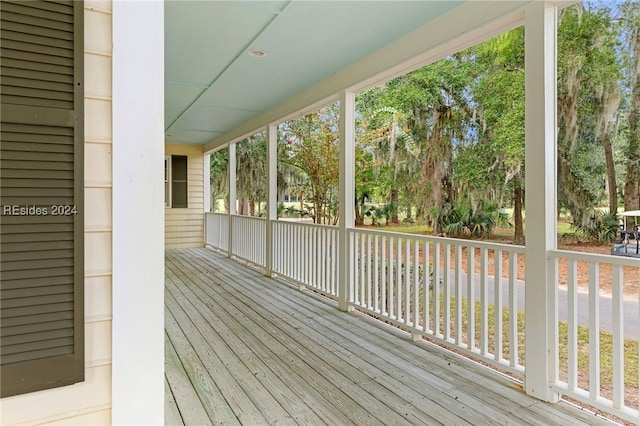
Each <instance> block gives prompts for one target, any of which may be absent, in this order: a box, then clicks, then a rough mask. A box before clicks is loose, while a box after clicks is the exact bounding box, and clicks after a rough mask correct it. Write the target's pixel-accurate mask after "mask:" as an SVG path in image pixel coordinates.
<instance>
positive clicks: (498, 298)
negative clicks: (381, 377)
mask: <svg viewBox="0 0 640 426" xmlns="http://www.w3.org/2000/svg"><path fill="white" fill-rule="evenodd" d="M228 217H229V216H228V215H224V214H215V213H207V214H206V225H207V229H206V244H207V245H211V246H213V247H215V248H218V249H220V250H225V251H227V250H228V244H227V241H228V235H229V221H228ZM270 225H271V226H272V227H273V251H272V254H273V257H272V259H273V265H272V271H273V272H274V273H275V274H277V275H279V276H281V277H283V278H286V279H288V280H291V281H293V282H295V283H298V284H300V285H301V286H304V287H308V288H311V289H313V290H315V291H317V292H319V293H322V294H324V295H326V296H327V297H330V298H333V299H338V288H339V286H338V269H339V268H338V266H339V256H340V252H339V247H338V242H339V238H338V236H339V235H338V233H339V228H337V227H333V226H324V225H315V224H308V223H299V222H288V221H282V220H276V221H272V222H271V223H270ZM232 226H233V228H232V229H233V239H232V245H231V246H232V254H233V255H234V256H236V257H239V258H242V259H244V260H247V261H249V262H252V263H254V264H256V265H259V266H262V267H265V266H266V265H265V261H266V260H265V259H266V256H265V253H266V249H267V248H266V226H267V221H266V220H264V219H261V218H255V217H248V216H232ZM348 239H349V247H350V253H349V254H348V256H347V261H348V262H350V266H351V268H350V270H351V276H350V283H351V288H352V294H353V298H352V299H351V300H349V304H350V305H351V306H353V307H355V308H357V309H359V310H362V311H364V312H367V313H370V314H372V315H374V316H376V317H378V318H380V319H383V320H385V321H388V322H390V323H394V324H397V325H399V326H402V327H404V328H406V329H408V330H410V331H411V332H412V334H413V336H414V338H416V339H417V338H420V337H422V336H426V337H427V338H429V339H430V340H432V341H436V342H439V343H442V344H444V345H446V346H448V347H450V348H453V349H455V350H456V351H458V352H461V353H464V354H466V355H467V356H470V357H472V358H475V359H478V360H481V361H482V362H484V363H487V364H489V365H493V366H495V367H497V368H499V369H501V370H503V371H507V372H510V373H511V374H514V375H515V376H517V377H519V378H521V379H523V378H524V372H525V366H524V359H523V358H524V347H523V346H524V333H525V330H524V321H523V319H524V295H525V294H524V293H525V292H524V282H523V281H522V280H523V278H524V273H523V272H524V271H523V265H524V255H525V248H524V247H522V246H513V245H504V244H489V243H484V242H479V241H467V240H454V239H447V238H439V237H428V236H419V235H410V234H401V233H395V232H384V231H379V230H368V229H367V230H365V229H350V230H348ZM471 253H473V255H471ZM547 258H548V262H549V271H550V273H549V278H550V279H549V280H548V281H549V283H550V284H549V285H550V286H551V287H550V288H551V289H552V290H551V298H552V299H553V300H554V302H553V303H552V305H553V307H552V309H551V310H550V311H549V315H551V316H552V318H553V321H550V323H551V324H554V325H555V326H554V327H552V329H551V330H549V336H550V339H551V341H553V342H555V343H552V344H550V347H552V348H554V352H553V353H552V354H551V356H550V358H549V361H548V362H549V363H550V364H551V371H553V372H555V373H554V377H553V378H551V380H550V382H549V385H550V386H551V388H552V389H553V390H554V391H556V392H559V393H560V394H563V395H566V396H568V397H571V398H574V399H576V400H578V401H582V402H584V403H587V404H590V405H592V406H594V407H596V408H599V409H601V410H603V411H607V412H610V413H612V414H614V415H616V416H618V417H620V418H623V419H625V420H627V421H630V422H632V423H638V421H639V419H640V410H639V408H638V394H639V393H640V389H639V387H638V383H639V382H640V377H638V371H639V370H640V364H639V362H640V361H639V360H638V359H636V358H630V357H629V354H628V352H629V351H628V350H627V349H628V348H629V347H631V348H635V351H634V352H633V353H637V351H638V340H639V338H640V335H639V334H640V331H638V329H639V328H640V326H639V325H638V318H639V317H640V308H639V306H640V301H639V297H640V296H639V295H638V293H636V295H635V296H634V297H633V298H632V299H631V300H630V299H629V297H628V296H627V298H625V297H624V292H623V287H624V286H628V285H636V286H640V282H638V280H639V278H638V276H639V275H640V262H639V261H638V260H637V259H632V258H624V257H613V256H601V255H594V254H588V253H576V252H568V251H560V250H551V251H548V256H547ZM466 259H468V260H466ZM559 268H566V271H567V272H566V274H564V273H562V274H559V270H560V269H559ZM580 271H588V273H583V274H580V273H579V272H580ZM518 274H520V275H519V276H518ZM565 275H566V277H567V280H566V282H560V281H559V279H558V276H565ZM498 277H499V278H498ZM519 278H520V279H519ZM603 280H611V288H612V295H610V296H609V295H606V296H605V295H602V294H600V293H601V292H600V283H601V282H603ZM553 296H555V297H553ZM514 325H515V326H514ZM632 326H635V328H633V327H632ZM634 330H635V331H634ZM601 331H604V332H606V333H610V337H609V335H608V334H602V335H601ZM630 333H631V334H630ZM585 336H587V339H586V340H588V341H587V342H586V343H585ZM607 339H608V340H607ZM625 339H626V340H625ZM629 345H631V346H629ZM633 345H635V346H633ZM605 350H606V351H607V352H605ZM625 351H626V352H627V353H625ZM609 352H610V353H611V357H610V358H611V361H608V358H609V356H608V353H609ZM605 353H606V354H607V356H605ZM585 359H586V360H587V361H586V362H585ZM629 372H631V374H632V375H633V374H635V375H636V377H635V378H633V377H632V379H631V381H627V382H625V377H628V376H629ZM634 372H635V373H634Z"/></svg>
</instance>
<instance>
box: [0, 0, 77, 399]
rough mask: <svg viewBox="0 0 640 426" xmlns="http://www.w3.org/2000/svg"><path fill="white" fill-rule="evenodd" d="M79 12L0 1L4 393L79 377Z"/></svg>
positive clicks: (73, 7) (0, 368) (0, 349)
mask: <svg viewBox="0 0 640 426" xmlns="http://www.w3.org/2000/svg"><path fill="white" fill-rule="evenodd" d="M83 16H84V5H83V2H80V1H78V2H74V1H47V2H45V1H4V0H3V1H2V2H0V21H1V27H0V108H1V111H0V120H1V127H0V187H1V188H0V208H1V209H2V211H0V255H1V258H0V373H1V384H0V385H1V386H0V388H1V393H0V394H1V396H2V397H5V396H10V395H17V394H21V393H26V392H32V391H36V390H41V389H48V388H52V387H57V386H64V385H68V384H72V383H76V382H79V381H83V380H84V291H83V287H84V242H83V241H84V219H83V218H84V197H83V193H84V188H83V186H84V184H83V179H84V177H83V175H84V163H83V156H84V107H83V106H84V67H83V62H84V28H83V27H84V18H83Z"/></svg>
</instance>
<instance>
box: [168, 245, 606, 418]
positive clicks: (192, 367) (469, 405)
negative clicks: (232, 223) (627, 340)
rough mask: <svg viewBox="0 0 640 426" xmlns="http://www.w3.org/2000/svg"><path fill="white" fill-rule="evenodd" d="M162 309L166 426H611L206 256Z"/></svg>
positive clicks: (172, 284)
mask: <svg viewBox="0 0 640 426" xmlns="http://www.w3.org/2000/svg"><path fill="white" fill-rule="evenodd" d="M165 304H166V309H165V333H166V334H165V378H166V381H165V398H166V404H165V417H166V424H170V425H175V424H185V425H206V424H220V423H226V424H244V425H256V424H276V423H277V424H302V425H311V424H330V425H346V424H371V425H375V424H379V425H401V424H402V425H404V424H445V425H468V424H471V425H488V424H514V425H516V424H526V425H558V424H562V425H580V424H590V425H592V424H609V425H610V424H611V423H609V422H607V421H605V420H604V419H601V418H599V417H596V416H594V415H593V414H591V413H588V412H586V411H583V410H580V409H578V408H576V407H574V406H571V405H569V404H566V403H564V402H561V403H558V404H555V405H552V404H548V403H544V402H541V401H538V400H536V399H534V398H531V397H529V396H527V395H525V394H524V393H523V391H522V389H521V386H520V385H519V384H517V383H515V382H513V381H511V380H510V379H508V378H505V377H503V376H501V375H498V374H496V373H494V372H492V371H490V370H487V369H485V368H483V367H480V366H477V365H475V364H472V363H471V362H469V361H466V360H464V359H461V358H459V357H456V356H455V355H451V354H448V353H446V352H443V351H442V350H439V349H438V348H437V347H435V346H431V345H429V344H427V343H422V342H421V343H419V344H415V343H412V342H411V339H410V336H409V335H408V334H407V333H404V332H401V331H400V330H397V329H395V328H393V327H390V326H387V325H384V324H382V323H380V322H378V321H375V320H373V319H370V318H368V317H365V316H364V315H361V314H359V313H356V312H351V313H345V312H341V311H339V310H338V309H337V307H336V305H335V304H333V303H332V302H330V301H325V300H324V299H322V298H320V297H313V296H311V295H310V294H308V293H307V292H301V291H299V290H297V289H295V288H293V287H291V286H288V285H286V284H284V283H282V282H279V281H277V280H272V279H269V278H266V277H264V276H263V275H261V273H260V272H259V271H256V270H254V269H252V268H248V267H245V266H243V265H241V264H239V263H238V262H235V261H232V260H229V259H228V258H226V257H224V256H223V255H220V254H218V253H216V252H213V251H211V250H208V249H179V250H168V251H167V252H166V266H165Z"/></svg>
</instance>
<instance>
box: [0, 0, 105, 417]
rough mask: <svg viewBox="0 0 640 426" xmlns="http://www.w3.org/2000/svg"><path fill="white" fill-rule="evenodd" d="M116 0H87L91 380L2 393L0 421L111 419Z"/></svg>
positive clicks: (87, 257)
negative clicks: (113, 11) (113, 28)
mask: <svg viewBox="0 0 640 426" xmlns="http://www.w3.org/2000/svg"><path fill="white" fill-rule="evenodd" d="M111 40H112V38H111V3H110V2H109V1H100V2H95V1H85V206H84V211H85V381H84V382H82V383H78V384H75V385H72V386H65V387H61V388H56V389H51V390H45V391H40V392H33V393H28V394H25V395H18V396H14V397H9V398H3V399H2V400H1V401H0V413H1V414H0V424H2V425H11V424H59V425H63V424H64V425H88V424H91V425H98V424H110V423H111V312H112V306H111V271H112V262H111V226H112V221H111V183H112V166H111V139H112V138H111V44H112V41H111Z"/></svg>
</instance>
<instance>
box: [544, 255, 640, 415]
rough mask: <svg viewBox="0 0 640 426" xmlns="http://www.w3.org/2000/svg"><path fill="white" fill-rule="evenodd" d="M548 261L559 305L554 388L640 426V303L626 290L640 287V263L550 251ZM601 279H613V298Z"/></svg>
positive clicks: (556, 319)
mask: <svg viewBox="0 0 640 426" xmlns="http://www.w3.org/2000/svg"><path fill="white" fill-rule="evenodd" d="M548 261H549V270H550V271H551V273H552V277H553V280H552V281H551V283H550V285H552V287H551V288H552V289H553V292H554V293H555V297H554V298H553V299H554V300H556V301H557V302H556V303H557V306H556V307H555V309H554V310H553V312H552V314H554V315H555V319H554V321H551V322H550V323H551V324H553V325H555V326H554V327H553V329H552V330H549V335H550V336H553V337H554V340H555V342H556V344H555V345H552V347H555V348H556V353H555V354H554V356H552V357H551V359H550V362H552V363H553V364H552V369H551V370H552V371H555V377H554V378H553V381H552V386H553V389H554V390H555V391H557V392H559V393H561V394H564V395H567V396H569V397H571V398H574V399H576V400H578V401H582V402H585V403H587V404H590V405H593V406H595V407H597V408H599V409H601V410H603V411H607V412H610V413H612V414H614V415H616V416H618V417H621V418H623V419H625V420H627V421H630V422H633V423H638V424H640V411H639V405H638V404H639V403H638V394H639V393H640V392H639V391H640V389H639V387H638V383H639V382H640V377H639V374H638V371H639V369H640V366H639V360H638V358H633V357H630V356H629V353H630V352H635V354H637V353H638V349H639V348H638V341H639V340H640V336H639V332H638V328H639V327H638V319H639V317H640V308H639V306H640V300H639V296H638V294H637V293H636V295H635V297H633V298H631V299H630V298H628V297H627V298H625V297H624V287H625V286H632V285H635V286H636V288H637V287H638V285H639V284H640V282H639V278H638V276H639V275H640V261H638V259H633V258H628V257H621V256H601V255H595V254H587V253H577V252H570V251H560V250H552V251H549V252H548ZM560 266H562V267H566V269H567V274H566V276H567V282H566V283H563V282H559V279H558V276H559V274H558V271H559V268H560ZM580 270H582V271H588V273H583V274H580V273H579V271H580ZM602 280H611V295H602V294H601V290H600V283H601V281H602ZM565 288H566V290H565ZM579 288H581V289H580V291H578V289H579ZM563 292H565V293H566V297H564V295H563V294H562V293H563ZM587 307H588V308H587ZM625 325H626V326H627V327H628V328H629V329H630V330H626V329H625ZM560 330H562V332H560ZM603 331H604V332H606V333H601V332H603ZM629 331H631V333H630V332H629ZM609 333H610V335H609ZM565 335H566V338H565V337H564V336H565ZM561 336H562V337H561ZM625 338H626V341H625ZM630 349H632V350H630ZM585 361H587V362H586V364H588V365H587V366H585ZM630 375H633V377H631V378H630V379H629V377H628V376H630ZM625 377H627V380H626V381H625Z"/></svg>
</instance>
